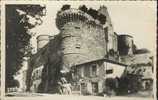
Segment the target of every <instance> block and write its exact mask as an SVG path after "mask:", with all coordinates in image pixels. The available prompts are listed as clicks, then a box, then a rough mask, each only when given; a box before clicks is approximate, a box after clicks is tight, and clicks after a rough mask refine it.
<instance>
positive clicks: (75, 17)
mask: <svg viewBox="0 0 158 100" xmlns="http://www.w3.org/2000/svg"><path fill="white" fill-rule="evenodd" d="M83 7H84V6H82V7H80V8H79V9H75V8H67V9H64V10H62V9H61V10H60V11H59V12H58V13H57V17H56V25H57V27H58V29H59V30H60V29H61V28H62V27H63V26H64V25H65V24H66V23H68V22H83V23H85V24H88V25H92V26H102V25H103V24H105V22H106V16H105V15H104V14H102V13H100V11H97V10H94V9H92V8H89V9H87V8H83ZM85 9H87V10H85ZM99 10H100V9H99Z"/></svg>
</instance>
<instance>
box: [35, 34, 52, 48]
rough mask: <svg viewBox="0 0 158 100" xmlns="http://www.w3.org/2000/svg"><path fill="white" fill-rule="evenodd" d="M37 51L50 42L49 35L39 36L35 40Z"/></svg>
mask: <svg viewBox="0 0 158 100" xmlns="http://www.w3.org/2000/svg"><path fill="white" fill-rule="evenodd" d="M36 39H37V50H39V49H41V48H43V47H44V46H45V45H46V44H48V42H49V41H50V36H49V35H39V36H38V37H37V38H36Z"/></svg>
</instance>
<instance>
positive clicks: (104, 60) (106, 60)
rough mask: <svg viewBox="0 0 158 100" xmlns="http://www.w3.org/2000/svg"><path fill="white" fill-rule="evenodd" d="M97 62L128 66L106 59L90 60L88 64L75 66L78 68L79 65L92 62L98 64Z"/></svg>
mask: <svg viewBox="0 0 158 100" xmlns="http://www.w3.org/2000/svg"><path fill="white" fill-rule="evenodd" d="M99 61H103V62H109V63H113V64H117V65H121V66H125V67H126V66H128V65H126V64H123V63H120V62H117V61H113V60H109V59H107V58H102V59H97V60H92V61H89V62H85V63H81V64H77V65H75V66H80V65H84V64H89V63H94V62H99Z"/></svg>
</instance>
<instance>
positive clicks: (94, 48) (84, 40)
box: [26, 5, 152, 95]
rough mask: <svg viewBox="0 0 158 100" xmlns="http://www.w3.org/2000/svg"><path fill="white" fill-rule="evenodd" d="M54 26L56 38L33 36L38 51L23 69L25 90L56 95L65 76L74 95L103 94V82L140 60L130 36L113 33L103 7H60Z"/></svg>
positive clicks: (115, 76)
mask: <svg viewBox="0 0 158 100" xmlns="http://www.w3.org/2000/svg"><path fill="white" fill-rule="evenodd" d="M56 26H57V28H58V29H59V30H60V33H59V34H58V35H55V36H49V35H40V36H38V37H37V48H38V52H37V53H36V54H34V55H33V56H32V57H31V58H30V60H29V68H28V70H27V80H26V84H27V90H28V91H32V92H44V93H56V92H58V91H57V90H58V89H57V87H58V80H60V78H61V77H65V78H66V80H67V81H68V82H69V83H70V84H71V85H72V92H73V93H74V94H75V93H79V94H83V95H86V94H92V95H97V94H98V93H102V92H105V91H106V88H107V87H106V85H105V84H106V79H108V78H114V79H115V78H120V77H121V76H122V75H123V74H124V72H125V69H127V67H128V66H129V65H131V64H138V62H136V63H133V62H132V61H133V58H136V59H135V61H138V60H137V59H140V56H139V55H138V53H137V51H138V50H136V48H135V44H134V42H133V37H132V36H130V35H126V34H124V35H118V34H117V33H116V32H114V30H113V25H112V22H111V19H110V16H109V14H108V11H107V8H106V7H105V6H101V7H100V8H99V9H98V10H95V9H92V8H89V9H88V8H87V7H86V6H80V7H79V8H78V9H75V8H71V7H70V5H64V6H63V7H62V8H61V10H60V11H58V13H57V16H56ZM140 51H141V50H140ZM146 51H147V50H146ZM142 54H143V55H144V54H145V55H146V54H147V56H146V59H148V60H147V61H146V62H143V63H145V64H144V66H149V67H147V68H149V70H148V72H149V73H150V74H152V72H151V69H152V67H151V66H152V65H151V64H148V63H147V62H151V61H149V60H150V59H149V58H151V57H152V56H151V55H150V53H149V52H143V53H142ZM137 56H138V57H137ZM141 56H142V55H141ZM143 57H144V56H142V58H143ZM143 61H144V60H143ZM145 79H146V78H145ZM147 80H149V81H152V77H149V78H147Z"/></svg>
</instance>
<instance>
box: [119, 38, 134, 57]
mask: <svg viewBox="0 0 158 100" xmlns="http://www.w3.org/2000/svg"><path fill="white" fill-rule="evenodd" d="M118 50H119V54H120V55H124V56H125V55H132V54H133V37H132V36H130V35H119V36H118Z"/></svg>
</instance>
